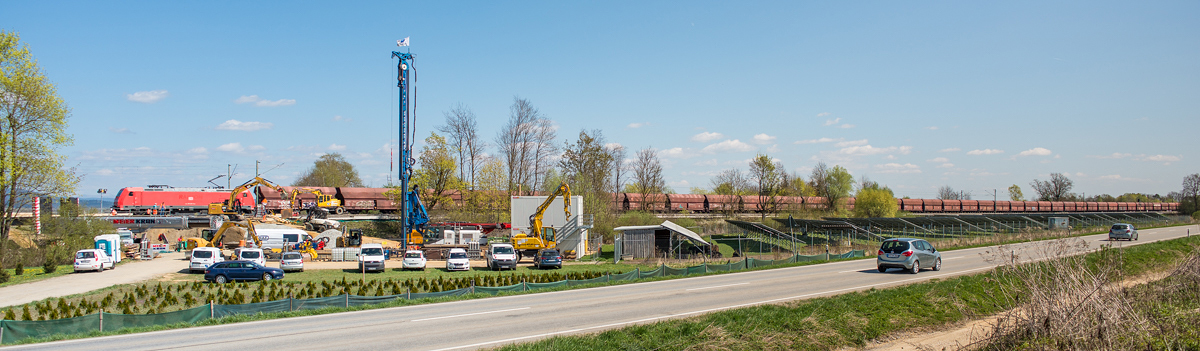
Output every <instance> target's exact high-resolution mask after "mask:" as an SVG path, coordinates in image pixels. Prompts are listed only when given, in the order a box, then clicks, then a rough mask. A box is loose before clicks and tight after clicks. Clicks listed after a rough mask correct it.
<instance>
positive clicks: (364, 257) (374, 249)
mask: <svg viewBox="0 0 1200 351" xmlns="http://www.w3.org/2000/svg"><path fill="white" fill-rule="evenodd" d="M385 262H387V256H384V252H383V244H362V250H360V251H359V253H358V270H359V271H379V272H382V271H384V270H387V267H385V264H386V263H385Z"/></svg>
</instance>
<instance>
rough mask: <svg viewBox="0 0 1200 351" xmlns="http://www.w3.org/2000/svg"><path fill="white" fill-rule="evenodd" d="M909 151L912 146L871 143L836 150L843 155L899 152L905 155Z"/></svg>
mask: <svg viewBox="0 0 1200 351" xmlns="http://www.w3.org/2000/svg"><path fill="white" fill-rule="evenodd" d="M911 151H912V146H900V147H896V146H888V147H874V146H871V145H862V146H851V147H846V148H842V149H841V150H838V153H839V154H843V155H852V156H865V155H878V154H890V153H900V154H905V155H907V154H908V153H909V152H911Z"/></svg>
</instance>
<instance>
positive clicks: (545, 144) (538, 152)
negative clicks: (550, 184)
mask: <svg viewBox="0 0 1200 351" xmlns="http://www.w3.org/2000/svg"><path fill="white" fill-rule="evenodd" d="M535 131H536V132H535V133H534V135H533V140H534V146H533V184H531V186H534V187H542V185H543V184H542V183H544V182H545V179H546V172H548V171H550V169H551V168H553V167H554V163H555V162H557V161H558V157H559V151H558V150H559V149H558V145H557V144H556V143H555V142H554V139H558V133H557V132H556V131H555V128H554V124H553V123H551V122H550V120H549V119H546V118H541V119H539V120H538V124H537V127H536V128H535Z"/></svg>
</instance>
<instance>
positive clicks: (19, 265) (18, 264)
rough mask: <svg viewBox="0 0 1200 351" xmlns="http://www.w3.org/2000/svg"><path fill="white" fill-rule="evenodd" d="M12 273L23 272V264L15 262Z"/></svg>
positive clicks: (19, 273)
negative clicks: (15, 265)
mask: <svg viewBox="0 0 1200 351" xmlns="http://www.w3.org/2000/svg"><path fill="white" fill-rule="evenodd" d="M13 274H16V275H22V274H25V264H24V263H17V267H15V268H13Z"/></svg>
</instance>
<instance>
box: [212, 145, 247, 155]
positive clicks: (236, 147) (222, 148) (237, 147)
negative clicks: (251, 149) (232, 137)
mask: <svg viewBox="0 0 1200 351" xmlns="http://www.w3.org/2000/svg"><path fill="white" fill-rule="evenodd" d="M217 151H224V152H233V153H240V152H243V151H246V148H244V147H242V143H228V144H224V145H221V146H218V147H217Z"/></svg>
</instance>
